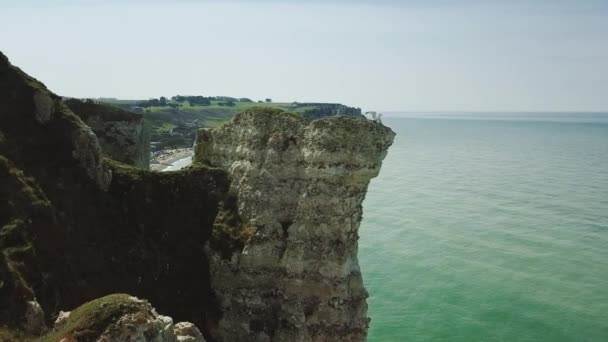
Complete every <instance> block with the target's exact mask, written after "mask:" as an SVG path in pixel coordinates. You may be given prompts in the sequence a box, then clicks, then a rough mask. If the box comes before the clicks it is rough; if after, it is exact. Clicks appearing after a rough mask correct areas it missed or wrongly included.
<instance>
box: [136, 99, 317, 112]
mask: <svg viewBox="0 0 608 342" xmlns="http://www.w3.org/2000/svg"><path fill="white" fill-rule="evenodd" d="M219 103H220V101H211V105H209V106H200V105H194V106H191V105H190V104H189V103H188V102H181V103H180V106H179V107H176V108H175V109H178V110H180V111H188V112H201V111H205V110H225V111H229V112H232V113H234V114H236V113H239V112H242V111H244V110H246V109H247V108H251V107H259V106H264V107H273V108H281V109H284V110H290V109H292V108H293V105H292V104H291V103H286V102H276V103H273V102H263V103H258V102H235V105H234V106H221V105H220V104H219ZM302 108H307V107H302ZM145 109H146V112H152V113H153V112H162V111H167V110H170V109H172V108H171V107H169V106H157V107H146V108H145ZM298 110H300V108H298Z"/></svg>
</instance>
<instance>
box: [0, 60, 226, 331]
mask: <svg viewBox="0 0 608 342" xmlns="http://www.w3.org/2000/svg"><path fill="white" fill-rule="evenodd" d="M228 187H229V183H228V178H227V174H226V172H224V171H222V170H220V169H216V168H209V167H206V166H203V165H197V166H193V167H191V168H189V169H187V170H183V171H179V172H166V173H158V172H152V171H147V170H143V169H140V168H135V167H131V166H129V165H126V164H123V163H120V162H117V161H113V160H111V159H104V158H103V156H102V149H101V147H100V145H99V142H98V140H97V136H96V135H95V134H94V133H93V131H92V130H91V129H90V128H89V127H88V126H87V125H86V124H85V123H84V122H83V121H82V120H81V119H80V118H79V117H78V116H76V115H75V114H74V113H73V112H72V111H71V110H70V109H69V108H68V107H67V105H66V104H65V103H63V102H62V101H61V98H60V97H58V96H56V95H55V94H53V93H52V92H50V91H49V90H47V89H46V87H45V86H44V85H43V84H42V83H40V82H38V81H36V80H35V79H33V78H31V77H30V76H28V75H26V74H25V73H23V72H22V71H21V70H19V69H18V68H16V67H15V66H12V65H11V64H10V63H9V62H8V59H7V58H6V57H5V56H4V55H2V54H1V53H0V341H3V340H8V341H18V340H27V339H28V338H32V337H34V336H38V335H39V334H40V333H42V332H44V331H45V330H46V328H48V327H52V323H53V322H54V321H55V318H56V317H57V316H58V314H59V313H60V311H61V310H64V311H65V310H70V309H72V308H75V307H77V306H79V305H81V304H82V303H85V302H87V301H90V300H93V299H95V298H99V297H102V296H104V295H107V294H109V293H116V292H124V293H130V294H132V295H135V296H138V297H140V298H146V299H147V300H150V301H151V302H152V303H154V306H155V307H156V308H158V310H159V311H160V312H163V313H166V314H168V315H170V316H172V317H174V318H175V319H176V320H187V321H192V322H193V323H195V324H196V325H197V326H199V327H201V330H203V332H205V330H206V326H205V322H207V321H214V320H216V318H217V317H216V311H217V310H215V308H216V307H217V305H216V304H215V302H214V299H213V296H212V295H213V293H212V292H211V290H210V283H209V276H208V262H207V257H206V255H205V254H204V246H205V243H206V241H207V240H208V239H209V236H210V234H211V231H212V227H213V223H214V220H215V217H216V216H217V212H218V204H219V202H220V201H221V200H223V199H224V198H225V197H226V194H227V193H228ZM72 315H73V312H72ZM5 336H10V337H5ZM84 341H88V340H86V339H85V340H84Z"/></svg>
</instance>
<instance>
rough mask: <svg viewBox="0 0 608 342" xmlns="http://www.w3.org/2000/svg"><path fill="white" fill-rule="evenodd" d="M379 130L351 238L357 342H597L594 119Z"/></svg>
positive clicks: (603, 251) (417, 122)
mask: <svg viewBox="0 0 608 342" xmlns="http://www.w3.org/2000/svg"><path fill="white" fill-rule="evenodd" d="M409 116H415V115H409ZM385 124H386V125H388V126H390V127H392V129H393V130H394V131H395V132H396V133H397V137H396V140H395V143H394V145H393V146H392V147H391V149H390V151H389V154H388V156H387V158H386V160H385V162H384V164H383V167H382V171H381V173H380V176H379V177H378V178H376V179H374V180H373V181H372V183H371V185H370V188H369V192H368V196H367V199H366V201H365V202H364V219H363V222H362V225H361V230H360V235H361V240H360V248H359V259H360V263H361V268H362V272H363V275H364V281H365V284H366V287H367V289H368V291H369V292H370V298H369V299H368V303H369V316H370V317H371V318H372V322H371V329H370V335H369V340H370V341H441V340H445V341H467V342H468V341H608V114H588V115H583V114H577V115H568V114H560V115H555V116H551V115H549V114H538V115H529V114H528V115H524V116H522V115H506V114H505V115H502V116H498V117H497V116H495V117H490V118H484V117H482V116H476V115H460V116H459V117H453V116H442V115H434V116H433V117H432V118H428V117H427V118H424V119H423V118H386V119H385Z"/></svg>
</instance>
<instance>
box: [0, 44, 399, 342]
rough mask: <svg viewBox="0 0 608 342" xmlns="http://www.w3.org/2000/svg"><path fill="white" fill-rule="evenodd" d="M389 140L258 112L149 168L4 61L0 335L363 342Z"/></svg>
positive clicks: (374, 131)
mask: <svg viewBox="0 0 608 342" xmlns="http://www.w3.org/2000/svg"><path fill="white" fill-rule="evenodd" d="M85 109H86V108H85ZM83 113H84V114H83ZM87 113H89V114H90V113H91V111H90V110H84V111H83V112H82V113H81V116H82V117H83V118H85V120H86V115H88V114H87ZM87 122H88V121H87ZM98 133H99V132H98ZM99 134H100V135H101V134H105V133H99ZM393 136H394V133H393V132H392V131H391V130H390V129H388V128H387V127H384V126H382V125H381V124H378V123H374V122H370V121H367V120H365V119H361V118H355V117H330V118H324V119H320V120H314V121H309V120H307V119H304V118H302V117H300V116H299V115H296V114H290V113H286V112H281V111H277V110H273V109H269V108H265V109H255V110H251V111H248V112H247V113H242V114H239V115H238V116H237V117H235V119H234V120H233V121H231V122H230V123H229V124H227V125H225V126H224V127H221V128H218V129H215V130H205V131H203V132H201V134H200V136H199V141H198V145H197V151H196V160H195V164H194V165H193V166H191V167H189V168H188V169H185V170H182V171H177V172H166V173H158V172H152V171H148V170H144V169H141V168H136V167H132V166H129V165H126V164H124V163H121V162H119V161H115V160H112V159H109V158H105V157H104V154H106V155H110V157H114V158H119V157H116V155H114V156H113V153H108V152H107V151H106V152H104V151H103V148H105V147H104V145H103V144H100V143H99V140H98V136H97V135H96V134H95V132H94V131H93V130H92V129H91V128H90V127H89V126H88V125H87V124H86V122H85V121H83V120H82V119H81V118H80V117H79V116H77V115H75V114H74V113H73V112H72V110H71V109H70V108H69V107H68V106H67V105H66V104H65V103H64V102H63V101H62V100H61V98H60V97H58V96H57V95H55V94H53V93H52V92H50V91H49V90H47V89H46V87H45V86H44V85H43V84H42V83H40V82H38V81H37V80H35V79H33V78H31V77H30V76H28V75H26V74H25V73H23V72H22V71H21V70H19V69H18V68H16V67H14V66H12V65H11V64H10V63H9V62H8V59H7V58H6V57H5V56H4V55H2V54H1V53H0V341H20V340H32V339H36V338H41V340H42V341H57V340H59V341H61V340H62V339H64V338H65V339H67V340H68V341H94V340H104V339H105V340H112V341H114V340H134V339H135V340H142V341H153V340H157V341H173V340H177V341H199V340H200V338H201V336H200V335H201V334H199V333H198V329H197V328H196V326H198V328H200V331H201V332H202V334H204V335H205V337H206V338H207V340H208V341H270V340H272V341H340V340H350V341H361V340H364V339H365V337H366V333H367V326H368V318H367V315H366V310H367V304H366V302H365V298H366V297H367V292H366V291H365V289H364V287H363V284H362V280H361V272H360V270H359V265H358V262H357V240H358V234H357V230H358V227H359V223H360V221H361V215H362V213H361V202H362V201H363V199H364V197H365V192H366V190H367V186H368V184H369V181H370V179H371V178H373V177H375V176H376V175H377V174H378V171H379V169H380V165H381V162H382V159H383V158H384V156H385V155H386V151H387V149H388V147H389V146H390V144H391V143H392V140H393ZM124 161H127V162H129V161H128V160H124ZM133 163H135V164H137V162H133ZM111 293H129V295H112V296H110V297H107V296H106V295H108V294H111ZM130 295H134V296H137V297H139V298H145V299H146V300H149V301H150V303H152V305H153V306H154V307H156V308H157V309H158V310H159V312H162V313H163V314H166V315H170V316H172V317H173V319H174V320H175V321H191V322H193V323H194V324H196V326H194V325H193V324H190V323H178V324H173V320H171V319H169V318H166V317H164V316H160V315H158V314H157V313H156V311H155V310H154V309H152V306H151V305H150V304H148V303H147V302H144V301H140V300H137V299H133V298H132V297H130ZM83 303H85V304H83ZM67 311H70V313H69V314H68V313H67ZM55 321H57V323H56V324H54V322H55Z"/></svg>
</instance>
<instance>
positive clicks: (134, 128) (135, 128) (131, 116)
mask: <svg viewBox="0 0 608 342" xmlns="http://www.w3.org/2000/svg"><path fill="white" fill-rule="evenodd" d="M65 103H66V104H67V105H68V107H69V108H70V109H71V110H72V111H73V112H74V113H75V114H76V115H78V116H79V117H80V118H81V119H82V120H83V121H84V122H85V123H86V124H87V125H88V126H89V127H91V129H92V130H93V132H94V133H95V135H96V136H97V139H98V140H99V144H100V145H101V148H102V150H103V152H104V153H105V154H106V155H107V156H109V157H110V158H112V159H114V160H117V161H119V162H122V163H125V164H129V165H134V166H137V167H141V168H144V169H148V168H149V166H150V128H149V127H148V124H147V123H146V122H145V121H144V117H143V115H142V114H137V113H133V112H129V111H126V110H124V109H121V108H117V107H113V106H110V105H106V104H101V103H95V102H93V101H86V102H83V101H80V100H77V99H68V100H66V101H65Z"/></svg>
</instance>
